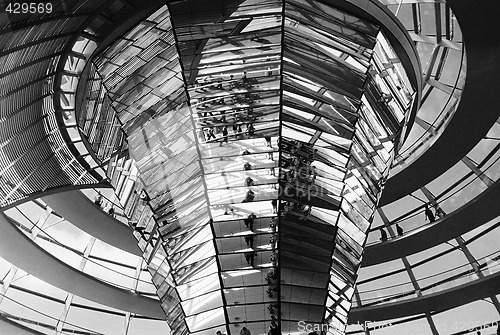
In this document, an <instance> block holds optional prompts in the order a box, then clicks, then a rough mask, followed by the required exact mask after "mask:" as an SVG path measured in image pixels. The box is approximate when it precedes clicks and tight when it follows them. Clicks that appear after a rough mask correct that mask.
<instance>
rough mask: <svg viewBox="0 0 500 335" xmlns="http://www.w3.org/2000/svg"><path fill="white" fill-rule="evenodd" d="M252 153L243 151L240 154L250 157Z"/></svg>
mask: <svg viewBox="0 0 500 335" xmlns="http://www.w3.org/2000/svg"><path fill="white" fill-rule="evenodd" d="M251 154H252V153H251V152H250V151H248V150H245V151H243V153H242V154H241V155H242V156H245V155H251Z"/></svg>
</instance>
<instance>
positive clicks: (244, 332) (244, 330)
mask: <svg viewBox="0 0 500 335" xmlns="http://www.w3.org/2000/svg"><path fill="white" fill-rule="evenodd" d="M240 335H252V333H251V332H250V330H249V329H247V327H243V328H241V330H240Z"/></svg>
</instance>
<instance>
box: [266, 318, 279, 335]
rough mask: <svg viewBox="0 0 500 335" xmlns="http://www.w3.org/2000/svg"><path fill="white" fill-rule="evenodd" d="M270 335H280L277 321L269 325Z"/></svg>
mask: <svg viewBox="0 0 500 335" xmlns="http://www.w3.org/2000/svg"><path fill="white" fill-rule="evenodd" d="M268 334H269V335H279V330H278V325H277V324H276V322H274V321H271V325H270V326H269V333H268Z"/></svg>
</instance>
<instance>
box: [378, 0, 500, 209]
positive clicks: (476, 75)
mask: <svg viewBox="0 0 500 335" xmlns="http://www.w3.org/2000/svg"><path fill="white" fill-rule="evenodd" d="M447 3H448V4H449V5H450V7H451V9H452V11H453V13H454V14H455V15H456V17H457V19H458V22H459V24H460V28H461V29H462V34H463V41H464V45H465V48H466V52H467V77H466V81H465V87H464V91H463V95H462V98H461V101H460V103H459V105H458V107H457V110H456V112H455V115H454V116H453V118H452V119H451V121H450V123H449V124H448V126H447V127H446V129H445V131H444V132H443V134H441V136H440V137H439V138H438V139H437V140H436V142H435V143H434V144H433V145H432V146H431V147H430V148H429V149H428V150H427V151H426V152H425V153H423V154H422V155H421V156H420V157H418V158H417V159H416V160H415V161H413V162H412V163H411V164H410V165H409V166H407V167H406V168H405V169H404V170H402V171H401V172H399V173H398V174H396V175H395V176H393V177H391V178H390V179H389V180H388V181H387V184H386V186H385V189H384V192H383V193H382V197H381V199H380V202H379V206H384V205H387V204H389V203H391V202H393V201H396V200H398V199H400V198H402V197H404V196H406V195H407V194H409V193H411V192H413V191H415V190H417V189H418V188H420V187H421V186H422V185H425V184H427V183H429V182H430V181H432V180H434V179H435V178H437V177H439V176H440V175H441V174H443V173H444V172H446V171H447V170H448V169H449V168H451V167H452V166H453V165H455V164H456V163H457V162H458V161H459V160H460V159H462V157H464V156H465V155H467V153H468V152H469V151H470V150H472V149H473V148H474V147H475V146H476V144H477V143H478V142H479V141H480V140H481V139H482V138H483V137H484V136H485V135H486V134H487V133H488V131H489V129H490V128H491V126H492V125H493V124H494V122H495V121H496V120H497V119H498V118H499V117H500V113H499V112H500V109H499V108H498V87H500V37H499V35H498V34H495V33H494V32H498V31H500V20H498V13H500V1H496V0H483V1H461V0H448V1H447ZM478 22H481V24H478Z"/></svg>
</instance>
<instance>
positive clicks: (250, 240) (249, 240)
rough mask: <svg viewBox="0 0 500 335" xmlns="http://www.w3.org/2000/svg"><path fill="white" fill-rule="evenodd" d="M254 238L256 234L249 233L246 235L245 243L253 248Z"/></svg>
mask: <svg viewBox="0 0 500 335" xmlns="http://www.w3.org/2000/svg"><path fill="white" fill-rule="evenodd" d="M253 239H254V236H253V235H247V236H245V243H246V244H247V245H248V246H249V247H250V248H253Z"/></svg>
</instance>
